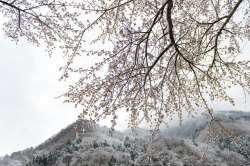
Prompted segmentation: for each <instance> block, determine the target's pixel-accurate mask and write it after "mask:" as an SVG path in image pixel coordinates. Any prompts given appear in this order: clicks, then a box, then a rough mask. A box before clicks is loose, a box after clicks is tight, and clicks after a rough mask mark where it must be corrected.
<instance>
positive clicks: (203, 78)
mask: <svg viewBox="0 0 250 166" xmlns="http://www.w3.org/2000/svg"><path fill="white" fill-rule="evenodd" d="M249 4H250V3H249V1H247V0H226V1H219V0H218V1H217V0H202V1H197V0H185V1H184V0H175V1H173V0H113V1H110V0H109V1H107V0H88V1H85V0H82V1H81V2H77V3H76V2H74V1H73V2H69V1H66V0H65V1H63V0H62V1H61V0H60V1H56V0H53V1H50V0H34V1H29V0H22V1H16V0H12V1H10V0H6V1H3V0H0V12H1V13H2V14H3V16H4V18H6V19H5V20H6V21H5V23H4V30H5V33H6V36H8V37H11V38H12V39H13V40H15V41H18V39H19V38H20V37H22V36H25V37H26V38H27V39H28V40H29V41H30V42H33V43H35V44H39V42H40V41H45V42H46V43H47V45H48V52H49V53H50V54H52V50H53V49H54V48H55V43H58V44H59V45H60V48H62V49H63V50H64V53H65V56H66V57H68V63H67V64H66V65H65V66H64V67H62V68H61V70H62V72H63V75H62V77H61V79H66V78H67V77H68V76H69V74H70V73H72V72H75V73H79V75H80V76H81V78H80V79H79V81H78V82H77V83H76V84H75V85H72V86H70V88H69V91H68V92H66V93H65V94H63V96H65V97H66V98H67V99H66V102H71V103H75V104H76V106H80V107H81V108H82V110H83V112H82V114H81V115H80V116H79V118H84V117H85V116H90V119H91V120H92V121H98V120H99V119H100V118H103V117H106V116H109V115H111V116H113V120H112V129H114V127H115V125H116V121H117V118H118V116H117V115H116V111H117V110H118V109H122V108H125V109H126V111H127V113H128V114H129V115H130V119H129V124H128V125H129V127H131V128H132V129H133V128H135V127H137V126H138V124H140V123H141V122H142V121H143V120H146V121H147V122H148V123H149V124H150V126H151V128H152V130H150V131H151V133H152V135H154V134H156V133H157V132H159V126H160V125H161V124H163V123H164V124H166V122H165V121H164V119H165V118H166V117H170V118H171V117H172V115H173V114H176V113H177V114H178V116H179V122H180V125H181V124H182V113H183V111H187V112H188V113H189V115H190V116H194V114H195V113H196V112H197V111H198V110H199V109H202V108H203V109H204V108H205V110H206V111H207V115H209V116H211V117H212V121H211V124H210V126H211V128H212V126H214V125H215V124H217V125H219V126H221V128H222V130H226V129H225V128H224V127H223V126H222V125H221V124H220V122H219V121H218V120H217V119H216V117H214V116H213V110H212V109H211V108H210V107H209V105H208V102H207V100H208V99H209V100H212V101H214V100H224V101H228V102H230V103H232V104H234V100H233V98H231V97H230V96H229V95H228V94H227V92H226V90H227V89H228V88H230V87H231V86H234V85H240V86H241V87H242V89H243V91H244V92H245V93H247V94H249V88H250V74H249V61H240V60H239V59H237V56H238V55H239V54H240V53H241V49H242V48H241V46H240V42H242V41H243V42H246V41H248V40H249V38H250V36H249V34H250V33H249V13H248V12H249ZM236 15H238V17H236ZM89 16H92V18H89ZM93 18H94V19H93ZM88 19H89V20H88ZM96 29H98V30H99V31H100V33H99V36H98V38H96V39H93V43H95V42H98V41H103V42H108V43H111V44H112V45H113V50H110V49H107V50H105V49H104V50H98V49H96V50H94V51H91V50H85V48H84V47H83V44H84V43H85V40H86V38H85V35H86V32H87V31H89V32H90V33H98V31H96ZM80 55H88V56H96V55H98V56H101V57H103V61H101V62H98V63H96V64H95V65H94V66H93V67H92V68H91V69H84V68H83V67H80V68H74V67H73V63H74V62H75V61H74V59H75V58H76V57H77V56H80ZM105 67H108V72H107V75H105V76H98V71H99V70H103V68H105ZM205 95H206V96H208V98H206V97H205ZM166 125H167V124H166ZM211 137H212V136H211Z"/></svg>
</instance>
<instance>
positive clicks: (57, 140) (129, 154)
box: [0, 111, 250, 166]
mask: <svg viewBox="0 0 250 166" xmlns="http://www.w3.org/2000/svg"><path fill="white" fill-rule="evenodd" d="M216 115H217V117H218V118H220V120H221V123H222V124H223V125H224V126H225V127H228V128H230V129H231V130H232V131H233V132H234V133H235V135H236V138H237V141H238V144H237V145H236V144H235V143H234V142H233V140H232V139H231V138H229V137H228V136H227V135H226V134H222V135H221V136H220V137H219V138H218V139H216V142H215V143H214V144H210V145H209V146H208V145H207V141H208V139H207V136H206V133H207V127H208V125H207V124H208V121H206V120H204V117H197V118H196V119H194V120H187V121H186V122H185V123H184V124H183V127H173V128H169V129H166V130H163V132H162V133H161V134H159V135H158V136H157V137H155V138H154V141H155V144H154V145H153V149H154V151H152V152H150V151H149V148H148V146H149V145H150V142H149V141H148V139H147V138H148V137H149V133H148V132H147V130H145V129H137V132H136V134H134V133H132V132H130V131H128V130H126V131H124V132H119V131H116V132H113V133H111V132H110V130H109V129H108V128H107V127H105V126H103V127H101V126H99V125H97V124H92V125H90V124H88V123H85V125H84V128H85V129H84V132H83V133H81V134H80V136H79V137H78V138H76V137H75V133H76V131H77V130H78V131H82V128H79V126H80V124H81V122H76V123H73V124H71V125H69V126H68V127H67V128H65V129H62V130H61V132H59V133H58V134H56V135H54V136H53V137H51V138H49V139H48V140H47V141H45V142H44V143H42V144H40V145H39V146H37V147H35V148H28V149H26V150H23V151H19V152H14V153H13V154H12V155H11V156H5V157H2V159H1V160H0V165H1V166H2V165H3V166H5V165H8V166H9V165H11V166H12V165H13V166H14V165H16V166H17V165H26V166H37V165H42V164H43V165H46V166H50V165H55V166H57V165H58V166H64V165H65V166H69V165H70V166H71V165H72V166H82V165H89V166H90V165H126V166H127V165H143V166H144V165H157V166H158V165H171V166H179V165H180V166H181V165H187V166H189V165H190V166H191V165H197V166H200V165H218V166H222V165H223V166H226V165H229V166H236V165H237V166H244V165H246V166H247V165H250V150H249V149H250V144H249V143H250V113H248V112H241V111H223V112H217V113H216ZM76 125H78V128H76V127H75V126H76ZM207 146H208V150H207V151H206V156H205V158H204V160H203V161H202V162H201V160H200V159H201V157H202V155H203V154H204V152H203V151H204V150H205V149H206V147H207ZM149 155H151V156H152V160H149V158H148V156H149Z"/></svg>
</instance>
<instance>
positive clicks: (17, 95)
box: [0, 33, 250, 156]
mask: <svg viewBox="0 0 250 166" xmlns="http://www.w3.org/2000/svg"><path fill="white" fill-rule="evenodd" d="M0 50H1V51H0V58H1V60H0V156H3V155H5V154H11V153H12V152H14V151H18V150H23V149H25V148H28V147H31V146H33V147H34V146H36V145H38V144H40V143H42V142H43V141H45V140H46V139H47V138H49V137H51V136H52V135H54V134H56V133H57V132H59V131H60V130H61V129H62V128H64V127H66V126H67V125H69V124H70V123H72V122H74V121H75V120H76V119H77V115H78V114H79V113H80V110H77V109H75V108H74V106H73V104H63V103H62V102H63V99H55V97H56V96H58V95H60V94H62V93H63V92H65V91H66V90H67V84H66V83H65V82H63V81H61V82H59V81H58V79H59V78H60V76H61V73H60V72H59V71H58V69H59V67H60V66H62V65H63V63H64V61H63V60H62V58H61V55H58V54H56V55H54V56H53V57H52V58H49V56H48V54H47V53H46V52H45V51H44V48H43V47H39V48H37V47H35V46H33V45H32V44H29V43H27V42H25V41H21V42H20V43H19V44H18V45H16V44H15V43H14V42H11V41H10V40H9V39H4V38H3V35H2V33H0ZM249 52H250V49H249V45H247V46H246V47H245V49H244V52H243V55H242V57H248V58H250V57H249ZM83 63H88V61H87V60H86V61H85V62H83ZM230 93H231V94H232V95H233V96H234V98H235V100H236V106H235V107H232V106H231V105H230V104H227V103H213V104H211V106H212V107H213V108H214V109H215V110H229V109H230V110H243V111H250V97H249V96H248V98H247V99H246V103H245V102H244V100H243V93H242V91H241V90H240V89H239V88H234V89H232V90H230ZM105 123H107V122H103V123H102V124H105ZM108 125H109V124H108ZM126 126H127V125H126V122H125V121H124V119H122V120H121V121H120V124H118V128H117V129H120V130H124V129H125V128H126Z"/></svg>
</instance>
